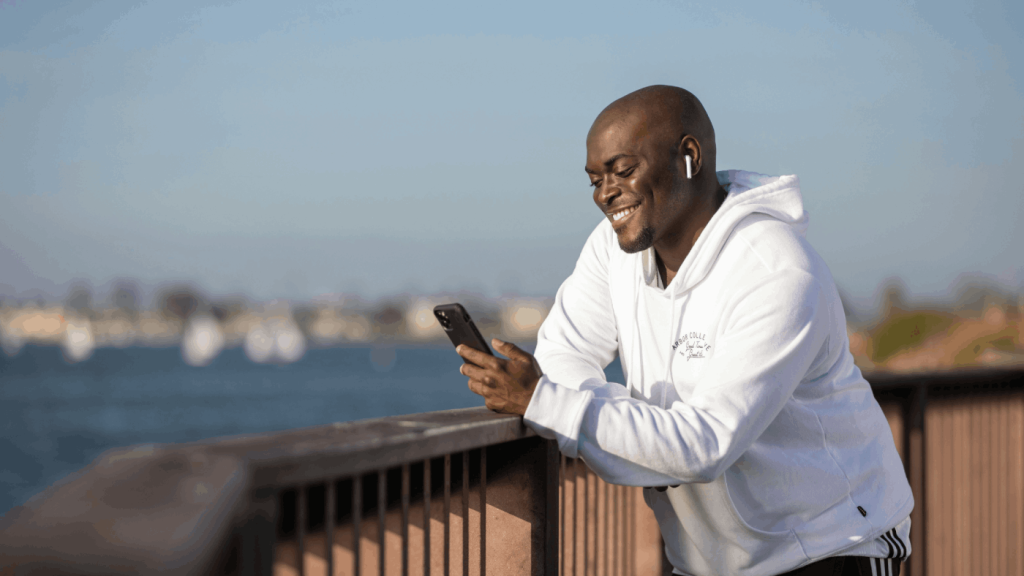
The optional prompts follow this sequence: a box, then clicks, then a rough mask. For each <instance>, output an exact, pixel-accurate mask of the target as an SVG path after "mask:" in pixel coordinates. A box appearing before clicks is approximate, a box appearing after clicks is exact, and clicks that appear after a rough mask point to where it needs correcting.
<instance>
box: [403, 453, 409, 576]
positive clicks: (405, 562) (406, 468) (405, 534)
mask: <svg viewBox="0 0 1024 576" xmlns="http://www.w3.org/2000/svg"><path fill="white" fill-rule="evenodd" d="M402 576H409V465H408V464H402Z"/></svg>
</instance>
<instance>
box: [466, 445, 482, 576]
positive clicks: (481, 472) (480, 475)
mask: <svg viewBox="0 0 1024 576" xmlns="http://www.w3.org/2000/svg"><path fill="white" fill-rule="evenodd" d="M467 576H468V575H467ZM480 576H487V447H486V446H484V447H483V448H481V449H480Z"/></svg>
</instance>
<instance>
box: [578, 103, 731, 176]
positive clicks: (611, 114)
mask: <svg viewBox="0 0 1024 576" xmlns="http://www.w3.org/2000/svg"><path fill="white" fill-rule="evenodd" d="M608 128H613V129H615V128H618V129H623V130H632V131H633V136H634V137H636V138H654V139H655V141H656V142H657V145H658V147H659V148H662V147H669V148H671V149H672V150H677V149H678V147H679V143H680V141H681V140H682V139H683V137H684V136H692V137H693V138H695V139H696V140H697V141H698V142H699V143H700V148H701V152H702V156H703V158H702V159H701V160H702V164H703V168H704V170H707V172H708V173H710V174H712V175H713V174H714V173H715V152H716V148H715V128H714V126H712V125H711V119H710V118H708V113H707V112H706V111H705V110H704V105H703V104H701V103H700V100H698V99H697V97H696V96H694V95H693V94H692V93H690V92H689V91H688V90H684V89H682V88H677V87H675V86H663V85H655V86H648V87H646V88H641V89H639V90H637V91H635V92H630V93H629V94H626V95H625V96H623V97H622V98H619V99H618V100H616V101H614V102H612V103H611V104H609V105H608V106H607V107H606V108H605V109H604V110H602V111H601V113H600V114H598V116H597V119H596V120H594V124H593V125H592V126H591V127H590V132H589V133H588V134H587V141H588V142H590V140H591V138H593V137H595V136H596V135H598V134H599V133H601V132H603V131H605V130H607V129H608Z"/></svg>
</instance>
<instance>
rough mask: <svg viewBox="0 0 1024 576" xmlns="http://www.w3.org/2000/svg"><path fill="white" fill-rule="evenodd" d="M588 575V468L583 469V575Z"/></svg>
mask: <svg viewBox="0 0 1024 576" xmlns="http://www.w3.org/2000/svg"><path fill="white" fill-rule="evenodd" d="M589 575H590V468H589V467H586V468H584V470H583V576H589Z"/></svg>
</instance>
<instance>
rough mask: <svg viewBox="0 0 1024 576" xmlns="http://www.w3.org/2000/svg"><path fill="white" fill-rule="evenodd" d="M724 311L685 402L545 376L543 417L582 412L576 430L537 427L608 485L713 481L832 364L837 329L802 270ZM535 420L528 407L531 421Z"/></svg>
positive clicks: (757, 288)
mask: <svg viewBox="0 0 1024 576" xmlns="http://www.w3.org/2000/svg"><path fill="white" fill-rule="evenodd" d="M723 313H724V317H723V318H724V320H723V324H722V326H723V328H722V329H721V331H720V333H719V335H718V338H717V341H718V342H717V350H716V352H715V354H714V355H713V356H712V357H711V358H709V359H708V360H709V363H708V365H707V367H706V368H705V369H704V371H703V373H702V374H701V379H700V382H698V384H697V386H696V388H695V390H694V393H693V394H692V395H691V397H690V398H689V399H688V400H687V401H686V402H682V401H677V402H675V403H673V404H672V405H671V406H670V407H668V408H667V409H662V408H659V407H657V406H652V405H650V404H647V403H646V402H644V401H642V400H637V399H634V398H631V397H629V396H628V395H627V394H626V393H625V390H624V388H622V387H621V386H618V385H617V384H603V385H601V384H599V383H597V382H591V383H589V384H588V385H584V386H581V387H580V388H579V389H575V390H574V389H570V388H567V387H565V386H562V385H560V384H557V383H556V382H557V377H554V376H552V377H546V378H542V380H541V383H540V384H539V385H538V388H537V390H538V392H535V394H534V401H537V402H551V403H552V404H555V406H551V407H547V408H545V410H544V411H543V412H544V413H545V415H546V414H548V413H553V412H554V413H560V414H561V415H562V418H563V419H565V420H568V419H570V418H572V417H574V416H575V417H576V418H575V419H576V420H577V422H578V424H575V423H574V424H573V425H575V426H577V427H576V428H572V427H569V426H567V423H565V424H564V423H562V422H559V423H558V424H555V422H556V421H555V420H550V419H549V420H545V421H543V422H537V423H531V425H532V426H533V427H534V428H535V429H536V430H537V431H538V433H540V434H541V435H542V436H545V437H549V438H552V437H554V438H556V439H557V440H558V443H559V446H560V448H561V449H562V451H563V452H565V453H566V454H568V455H570V456H575V455H576V454H579V455H581V456H582V457H583V459H584V460H586V462H587V464H588V465H589V466H590V467H591V468H592V469H593V470H594V471H595V472H597V473H598V474H599V475H600V476H601V478H603V479H605V480H606V481H608V482H613V483H616V484H624V485H633V486H660V485H669V484H679V483H684V482H710V481H712V480H714V479H715V478H717V477H718V476H720V475H721V474H722V473H723V472H724V471H725V470H726V469H727V468H728V467H729V466H731V465H732V463H733V462H735V461H736V460H737V459H738V458H739V457H740V455H742V454H743V453H744V452H745V451H746V450H747V449H748V448H749V447H750V446H751V445H752V444H753V443H754V441H755V440H757V438H758V437H759V436H760V435H761V434H762V433H763V432H764V431H765V429H766V428H767V427H768V425H769V424H770V423H771V422H772V420H774V419H775V417H776V416H777V415H778V414H779V412H780V411H781V410H782V407H783V406H784V405H785V403H786V402H787V401H788V400H789V398H790V397H791V396H792V394H793V391H794V390H795V389H796V387H797V385H798V384H799V383H800V382H801V381H803V380H804V379H806V378H807V376H808V374H809V373H811V372H817V369H816V368H817V365H818V364H823V363H825V362H826V361H827V357H828V356H829V354H828V351H829V350H828V345H829V337H828V336H829V333H830V330H831V325H830V323H831V319H830V315H829V309H828V304H827V300H826V296H825V293H824V291H823V290H822V289H821V287H820V285H819V284H818V282H817V280H816V279H815V278H814V277H813V276H811V275H810V274H808V273H806V272H803V271H799V270H784V271H780V272H776V273H773V274H771V275H769V276H767V277H765V278H763V279H761V281H759V282H757V283H756V285H753V286H750V287H749V288H747V289H745V290H742V291H740V293H738V294H737V295H736V296H735V297H734V298H732V299H731V304H730V305H729V307H727V309H726V310H724V311H723ZM542 367H543V364H542ZM620 389H621V391H620ZM532 405H533V402H531V407H532ZM539 413H540V411H539V410H538V411H535V412H534V413H533V414H539ZM533 414H531V411H530V410H529V409H528V410H527V417H530V416H532V415H533ZM577 415H578V416H577ZM528 423H529V421H528Z"/></svg>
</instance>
